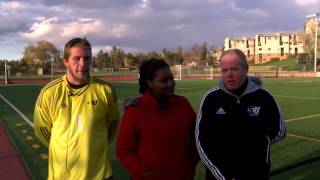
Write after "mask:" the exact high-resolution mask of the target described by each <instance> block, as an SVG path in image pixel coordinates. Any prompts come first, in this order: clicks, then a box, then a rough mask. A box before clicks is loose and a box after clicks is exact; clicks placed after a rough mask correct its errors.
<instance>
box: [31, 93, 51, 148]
mask: <svg viewBox="0 0 320 180" xmlns="http://www.w3.org/2000/svg"><path fill="white" fill-rule="evenodd" d="M49 109H50V108H49V107H48V100H47V98H46V97H45V96H44V95H43V92H41V93H40V95H39V96H38V99H37V102H36V105H35V108H34V117H33V123H34V131H35V135H36V136H37V138H38V139H39V140H40V141H41V142H42V143H43V144H44V145H45V146H46V147H48V146H49V142H50V137H51V127H52V119H51V116H50V111H49Z"/></svg>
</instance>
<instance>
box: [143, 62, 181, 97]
mask: <svg viewBox="0 0 320 180" xmlns="http://www.w3.org/2000/svg"><path fill="white" fill-rule="evenodd" d="M147 82H148V86H149V87H150V90H151V93H152V94H154V95H155V96H157V97H164V98H166V97H169V96H171V95H173V94H174V87H175V82H174V79H173V75H172V73H171V71H170V69H169V68H161V69H159V70H157V71H156V72H155V75H154V78H153V79H152V80H148V81H147Z"/></svg>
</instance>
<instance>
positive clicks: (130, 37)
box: [0, 0, 319, 59]
mask: <svg viewBox="0 0 320 180" xmlns="http://www.w3.org/2000/svg"><path fill="white" fill-rule="evenodd" d="M0 1H1V0H0ZM307 1H308V2H309V4H308V3H307V5H300V4H301V3H302V4H303V3H304V2H305V1H303V2H302V1H299V0H281V1H279V0H259V1H256V0H246V1H242V0H197V1H194V0H183V1H179V0H90V1H88V0H68V1H65V0H28V1H5V2H0V24H1V26H0V40H2V42H6V49H7V47H10V48H9V49H15V47H16V49H19V50H20V51H21V47H25V46H27V45H28V43H30V42H31V43H34V42H36V41H39V40H47V41H50V42H52V43H54V44H55V45H56V46H57V47H60V48H62V47H63V45H64V44H65V42H67V41H68V40H69V39H71V38H73V37H82V36H86V38H87V39H88V40H90V42H91V43H92V45H93V47H94V49H98V48H102V49H107V48H106V47H112V46H113V45H116V46H117V47H120V48H123V49H124V50H130V51H152V50H156V51H160V50H161V49H162V48H166V49H169V50H170V49H173V48H176V47H178V46H182V47H183V48H185V49H189V48H190V47H191V46H192V45H193V44H195V43H203V42H204V41H206V42H207V43H208V46H210V45H216V46H222V45H223V40H224V38H225V37H242V36H254V35H255V34H257V33H265V32H279V31H297V30H299V29H302V28H303V22H304V21H305V16H306V15H307V14H309V13H311V12H310V11H311V10H313V9H316V8H315V7H319V6H317V5H318V4H319V0H317V1H314V0H313V1H312V0H307ZM299 3H300V4H299ZM312 3H313V4H312ZM316 3H318V4H316ZM293 12H294V13H293ZM21 17H23V18H21ZM13 37H14V38H16V39H18V40H19V47H17V45H16V44H17V41H18V40H16V39H15V40H12V39H14V38H13ZM2 46H4V43H2V44H1V43H0V48H2V49H4V48H3V47H2ZM15 52H17V50H15ZM21 53H22V51H21ZM3 54H4V53H1V54H0V59H2V58H3V57H4V55H3ZM20 55H21V54H20ZM16 56H19V54H18V55H16Z"/></svg>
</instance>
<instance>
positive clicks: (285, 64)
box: [249, 57, 312, 71]
mask: <svg viewBox="0 0 320 180" xmlns="http://www.w3.org/2000/svg"><path fill="white" fill-rule="evenodd" d="M249 65H250V66H278V67H280V68H281V69H282V70H286V71H309V70H311V69H312V66H311V65H310V64H298V62H297V59H296V58H295V57H289V58H288V59H285V60H281V61H279V60H272V61H269V62H266V63H263V64H254V63H253V62H250V63H249Z"/></svg>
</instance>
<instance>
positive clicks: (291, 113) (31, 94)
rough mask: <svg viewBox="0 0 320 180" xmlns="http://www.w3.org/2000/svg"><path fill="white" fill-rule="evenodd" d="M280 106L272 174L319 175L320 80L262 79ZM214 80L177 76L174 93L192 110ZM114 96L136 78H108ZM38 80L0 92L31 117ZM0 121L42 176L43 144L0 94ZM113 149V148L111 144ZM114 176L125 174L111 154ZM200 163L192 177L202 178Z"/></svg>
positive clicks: (131, 90)
mask: <svg viewBox="0 0 320 180" xmlns="http://www.w3.org/2000/svg"><path fill="white" fill-rule="evenodd" d="M263 82H264V86H265V87H266V89H268V90H269V91H271V92H272V94H273V95H275V97H276V99H277V100H278V102H279V104H280V107H281V108H282V110H283V112H284V115H285V119H286V121H287V122H286V126H287V137H286V138H285V140H283V141H281V142H280V143H279V144H276V145H273V147H272V155H271V156H272V172H271V174H272V177H271V179H279V180H280V179H281V180H283V179H290V180H291V179H294V180H298V179H299V180H300V179H306V180H310V179H320V174H319V172H320V111H319V107H320V79H316V78H314V79H298V78H297V79H289V78H288V79H287V78H286V79H285V78H279V79H263ZM216 83H217V80H182V81H177V85H176V93H177V94H179V95H184V96H186V97H187V98H188V99H189V100H190V102H191V103H192V105H193V107H194V109H195V110H197V109H198V106H199V103H200V99H201V96H202V95H203V94H204V93H205V92H206V91H207V90H208V89H209V88H211V87H213V86H214V85H215V84H216ZM113 85H114V87H115V89H116V90H117V94H118V97H119V102H120V103H119V106H121V105H122V104H121V102H122V100H123V98H125V97H127V96H132V95H133V96H135V95H138V92H137V91H138V86H137V83H136V82H113ZM41 87H42V85H8V86H0V94H1V95H3V96H4V97H5V98H6V99H8V100H9V101H10V102H11V103H12V104H13V105H14V106H15V107H17V108H18V109H19V110H20V111H21V112H22V113H23V114H24V115H26V117H27V118H29V119H30V120H31V121H32V116H33V107H34V103H35V100H36V97H37V95H38V93H39V91H40V88H41ZM0 123H3V124H4V125H5V127H6V130H7V131H8V133H9V134H10V137H11V139H12V140H13V142H14V144H15V146H16V148H17V149H18V153H19V154H20V156H21V157H22V159H23V161H24V163H25V165H26V166H27V168H28V171H29V173H30V175H31V177H32V179H45V177H46V174H47V159H46V152H47V150H46V148H44V147H43V146H42V145H40V147H38V146H37V144H40V143H39V142H38V141H37V139H36V138H35V136H34V133H33V130H32V128H31V127H30V126H29V125H28V124H27V123H26V122H25V121H24V120H23V119H22V118H21V117H20V115H18V113H16V112H15V111H14V110H13V109H12V108H11V107H10V106H9V105H8V104H7V103H6V102H5V101H3V100H2V98H0ZM112 148H113V147H112ZM113 168H114V176H115V179H120V180H122V179H128V175H127V173H126V172H125V170H124V169H123V168H122V167H121V165H120V164H119V163H118V162H117V161H116V159H115V157H113ZM203 173H204V171H203V167H202V165H201V164H199V166H198V169H197V174H196V179H203Z"/></svg>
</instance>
